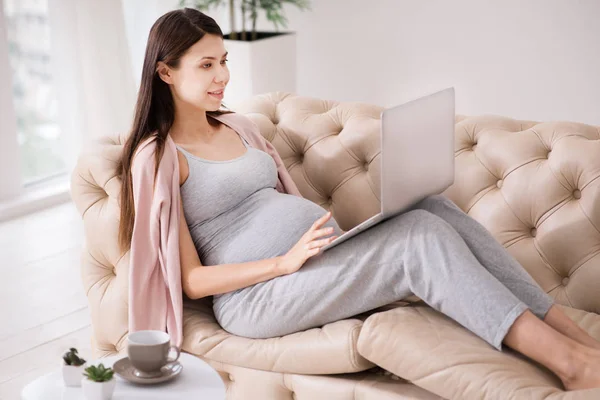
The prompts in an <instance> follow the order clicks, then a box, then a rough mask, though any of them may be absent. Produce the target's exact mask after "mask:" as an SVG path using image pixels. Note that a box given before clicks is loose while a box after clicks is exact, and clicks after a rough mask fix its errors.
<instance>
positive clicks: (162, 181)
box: [128, 113, 302, 347]
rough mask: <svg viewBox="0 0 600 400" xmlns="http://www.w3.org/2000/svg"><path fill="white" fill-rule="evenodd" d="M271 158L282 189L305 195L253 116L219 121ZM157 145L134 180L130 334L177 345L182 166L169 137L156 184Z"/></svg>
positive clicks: (141, 155)
mask: <svg viewBox="0 0 600 400" xmlns="http://www.w3.org/2000/svg"><path fill="white" fill-rule="evenodd" d="M215 119H217V120H219V121H221V122H222V123H224V124H225V125H227V126H229V127H230V128H232V129H233V130H235V131H236V132H238V133H239V134H240V136H242V137H243V138H245V139H246V140H247V141H248V143H250V145H251V146H252V147H254V148H257V149H259V150H262V151H264V152H266V153H268V154H269V155H270V156H271V157H273V159H274V160H275V163H276V164H277V172H278V181H277V186H276V189H277V191H278V192H281V193H288V194H292V195H296V196H300V197H301V196H302V195H301V194H300V191H299V190H298V188H297V187H296V185H295V183H294V181H293V180H292V177H291V175H290V174H289V172H288V171H287V169H286V167H285V165H284V164H283V161H282V160H281V157H280V156H279V154H278V153H277V150H276V149H275V147H274V146H273V145H272V144H271V143H270V142H269V141H268V140H266V139H265V138H264V137H263V136H262V135H261V133H260V131H259V129H258V127H257V126H256V125H255V124H254V122H252V120H250V119H249V118H248V117H246V116H244V115H241V114H237V113H232V114H223V115H220V116H217V117H215ZM155 148H156V143H155V141H154V138H150V139H148V140H146V141H144V142H143V143H141V144H140V145H139V146H138V149H137V150H136V153H135V155H134V162H133V165H132V170H131V175H132V180H133V199H134V204H135V222H134V226H133V237H132V240H131V250H130V262H129V309H128V314H129V332H135V331H138V330H144V329H155V330H161V331H165V330H166V332H167V333H169V335H170V336H171V343H172V344H174V345H176V346H178V347H181V344H182V341H183V294H182V286H181V270H180V265H179V218H180V215H179V213H180V212H181V210H180V192H179V164H178V159H177V148H176V147H175V143H174V142H173V139H171V136H167V142H166V145H165V151H164V155H163V157H162V159H161V161H160V165H159V168H158V173H157V175H156V181H154V170H155V165H156V163H155V158H154V157H155V155H154V151H155Z"/></svg>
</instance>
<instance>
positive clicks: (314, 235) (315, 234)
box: [309, 227, 333, 240]
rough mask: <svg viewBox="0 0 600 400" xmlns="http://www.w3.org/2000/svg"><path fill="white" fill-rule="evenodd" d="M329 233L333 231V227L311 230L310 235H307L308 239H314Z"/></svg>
mask: <svg viewBox="0 0 600 400" xmlns="http://www.w3.org/2000/svg"><path fill="white" fill-rule="evenodd" d="M330 233H333V228H331V227H327V228H323V229H319V230H317V231H313V232H312V233H311V234H310V237H309V239H310V240H314V239H316V238H318V237H321V236H325V235H328V234H330Z"/></svg>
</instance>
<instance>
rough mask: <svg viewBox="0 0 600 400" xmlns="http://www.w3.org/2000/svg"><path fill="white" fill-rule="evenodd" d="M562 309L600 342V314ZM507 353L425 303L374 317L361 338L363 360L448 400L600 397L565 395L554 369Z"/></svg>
mask: <svg viewBox="0 0 600 400" xmlns="http://www.w3.org/2000/svg"><path fill="white" fill-rule="evenodd" d="M559 307H560V308H561V309H562V310H564V312H565V313H566V314H567V315H568V316H569V317H570V318H572V319H573V320H574V321H575V322H576V323H577V324H578V325H579V326H581V327H582V328H583V329H585V330H586V331H587V332H589V333H590V335H592V336H593V337H595V338H596V339H600V315H598V314H595V313H590V312H586V311H582V310H578V309H575V308H571V307H567V306H561V305H559ZM390 349H394V351H390ZM504 349H505V350H504V351H503V352H499V351H497V350H496V349H494V348H493V347H492V346H490V345H489V344H488V343H486V342H485V341H484V340H482V339H481V338H479V337H478V336H476V335H475V334H474V333H472V332H470V331H468V330H467V329H464V328H462V327H461V326H460V325H459V324H458V323H456V322H455V321H454V320H452V319H450V318H448V317H447V316H445V315H443V314H441V313H439V312H437V311H435V310H433V309H432V308H430V307H428V306H427V305H424V304H420V305H411V306H410V307H400V308H394V309H392V310H389V311H385V312H381V313H378V314H374V315H372V316H370V317H369V318H368V319H367V320H366V321H365V323H364V325H363V328H362V330H361V333H360V335H359V340H358V351H359V353H360V354H361V355H362V356H363V357H365V358H367V359H368V360H370V361H372V362H373V363H375V364H377V365H379V366H381V367H382V368H385V369H386V370H388V371H391V372H393V373H394V374H397V375H399V376H401V377H403V378H405V379H407V380H408V381H410V382H412V383H414V384H415V385H417V386H419V387H421V388H423V389H426V390H428V391H430V392H432V393H435V394H437V395H439V396H442V397H443V398H447V399H458V398H460V399H481V398H486V399H561V400H562V399H581V400H583V399H585V400H592V399H600V389H590V390H579V391H573V392H565V391H564V388H563V386H562V382H561V381H560V379H558V377H556V376H555V375H554V374H553V373H552V372H551V371H549V370H548V369H546V368H545V367H543V366H542V365H539V364H537V363H535V362H533V361H531V360H529V359H528V358H526V357H525V356H522V355H521V354H519V353H517V352H515V351H513V350H511V349H510V348H508V347H505V348H504Z"/></svg>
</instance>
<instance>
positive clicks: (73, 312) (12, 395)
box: [0, 202, 91, 400]
mask: <svg viewBox="0 0 600 400" xmlns="http://www.w3.org/2000/svg"><path fill="white" fill-rule="evenodd" d="M83 242H84V235H83V224H82V222H81V218H80V216H79V214H78V213H77V210H76V209H75V206H74V205H73V203H70V202H69V203H65V204H62V205H59V206H55V207H53V208H50V209H47V210H44V211H41V212H37V213H34V214H30V215H27V216H24V217H20V218H17V219H13V220H10V221H6V222H3V223H0V277H1V278H2V279H0V399H1V400H13V399H15V400H16V399H19V394H20V392H21V389H22V388H23V387H24V386H25V385H26V384H27V383H28V382H30V381H31V380H33V379H35V378H37V377H38V376H41V375H43V374H46V373H48V372H51V371H52V370H54V369H56V368H58V367H59V366H60V363H61V356H62V354H63V353H64V352H65V351H66V350H67V349H68V348H69V347H76V348H77V349H78V350H79V352H80V354H81V355H82V356H83V357H84V358H86V357H87V358H90V357H91V348H90V334H91V328H90V316H89V312H88V309H87V299H86V297H85V293H84V291H83V286H82V284H81V278H80V267H79V266H80V260H79V258H80V255H81V251H82V246H83Z"/></svg>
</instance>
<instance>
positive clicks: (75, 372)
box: [62, 347, 85, 386]
mask: <svg viewBox="0 0 600 400" xmlns="http://www.w3.org/2000/svg"><path fill="white" fill-rule="evenodd" d="M62 358H63V366H62V376H63V381H64V382H65V386H81V374H82V373H83V370H84V368H85V360H84V359H83V358H81V357H79V355H78V354H77V349H76V348H74V347H71V348H70V349H69V351H68V352H66V353H65V354H63V357H62Z"/></svg>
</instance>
